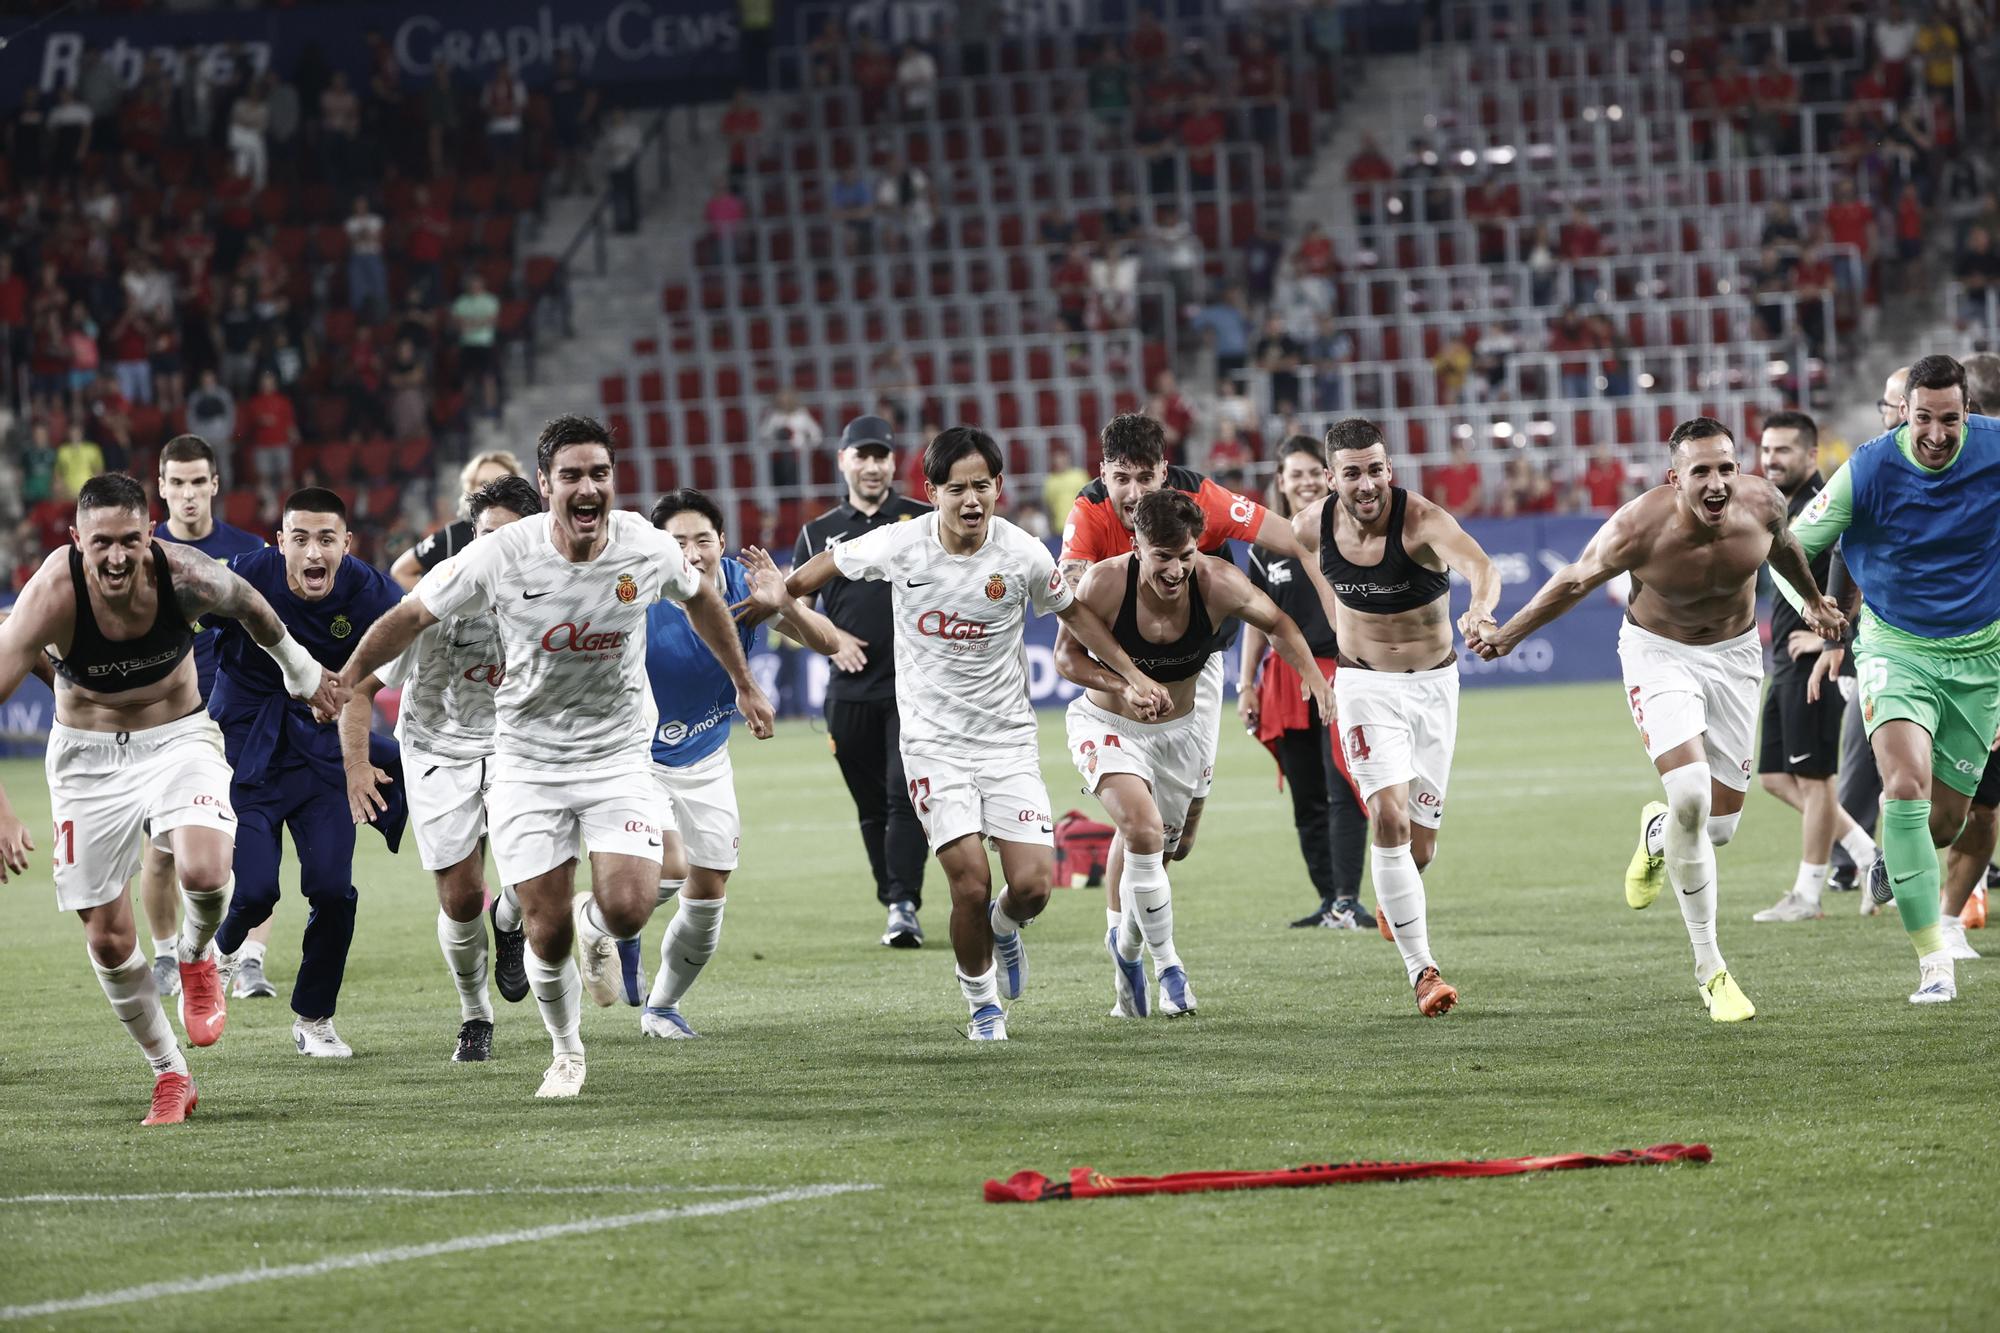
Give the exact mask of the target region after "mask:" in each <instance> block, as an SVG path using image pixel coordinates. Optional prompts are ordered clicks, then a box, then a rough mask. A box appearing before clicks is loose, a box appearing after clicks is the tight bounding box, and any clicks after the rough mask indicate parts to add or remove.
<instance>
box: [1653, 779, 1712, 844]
mask: <svg viewBox="0 0 2000 1333" xmlns="http://www.w3.org/2000/svg"><path fill="white" fill-rule="evenodd" d="M1660 785H1661V786H1662V787H1664V788H1665V789H1666V793H1667V818H1669V819H1671V820H1672V821H1673V822H1674V823H1675V824H1676V825H1678V826H1679V827H1680V829H1681V830H1682V831H1683V832H1685V833H1693V832H1695V831H1696V830H1697V829H1701V828H1702V827H1703V826H1704V825H1706V824H1707V823H1708V817H1709V811H1710V809H1711V808H1712V801H1713V797H1712V796H1711V794H1710V791H1709V775H1708V765H1707V764H1683V765H1682V766H1681V767H1679V768H1676V769H1674V770H1672V771H1671V772H1668V773H1663V774H1661V775H1660Z"/></svg>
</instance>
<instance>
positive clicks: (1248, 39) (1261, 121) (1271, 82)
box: [1236, 29, 1285, 145]
mask: <svg viewBox="0 0 2000 1333" xmlns="http://www.w3.org/2000/svg"><path fill="white" fill-rule="evenodd" d="M1236 95H1237V96H1238V97H1239V98H1242V99H1243V100H1244V101H1246V102H1248V103H1250V137H1251V138H1253V139H1255V140H1256V141H1257V142H1258V143H1260V144H1265V145H1273V144H1275V143H1276V142H1277V140H1278V123H1279V112H1280V110H1281V109H1282V107H1283V104H1284V100H1285V67H1284V64H1283V63H1282V62H1281V61H1280V60H1279V59H1278V56H1277V54H1276V53H1275V52H1274V51H1272V50H1271V46H1270V43H1268V42H1266V41H1265V40H1264V35H1263V34H1262V33H1260V32H1257V31H1256V30H1255V29H1252V30H1251V31H1250V32H1247V33H1245V34H1244V35H1243V49H1242V51H1241V53H1240V54H1238V55H1237V57H1236Z"/></svg>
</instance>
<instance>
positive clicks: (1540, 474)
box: [1500, 454, 1558, 518]
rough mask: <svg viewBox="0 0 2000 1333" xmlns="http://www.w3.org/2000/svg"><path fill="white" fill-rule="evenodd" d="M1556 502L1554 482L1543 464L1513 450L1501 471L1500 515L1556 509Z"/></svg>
mask: <svg viewBox="0 0 2000 1333" xmlns="http://www.w3.org/2000/svg"><path fill="white" fill-rule="evenodd" d="M1557 504H1558V497H1557V495H1556V484H1555V482H1554V481H1553V480H1552V479H1551V478H1550V476H1549V470H1548V466H1547V465H1546V464H1537V463H1534V462H1532V461H1530V460H1529V459H1528V458H1527V456H1526V455H1523V454H1516V455H1514V457H1512V458H1510V459H1508V460H1507V466H1506V467H1505V468H1503V469H1502V470H1501V474H1500V516H1501V517H1502V518H1513V517H1515V516H1516V515H1523V514H1553V513H1555V512H1556V509H1557Z"/></svg>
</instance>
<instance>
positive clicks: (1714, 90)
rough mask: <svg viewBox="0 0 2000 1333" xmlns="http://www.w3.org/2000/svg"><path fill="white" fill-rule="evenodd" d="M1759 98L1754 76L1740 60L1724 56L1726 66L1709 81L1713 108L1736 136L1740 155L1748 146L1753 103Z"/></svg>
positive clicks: (1735, 144)
mask: <svg viewBox="0 0 2000 1333" xmlns="http://www.w3.org/2000/svg"><path fill="white" fill-rule="evenodd" d="M1755 95H1756V90H1755V86H1754V85H1753V84H1752V83H1751V81H1750V76H1749V75H1748V74H1746V73H1744V71H1743V66H1742V65H1740V64H1738V63H1737V60H1736V57H1734V56H1724V57H1723V59H1722V65H1721V67H1720V68H1718V69H1717V70H1716V71H1715V76H1714V78H1712V79H1710V80H1709V82H1708V99H1709V105H1711V106H1712V107H1714V109H1715V114H1716V115H1717V117H1719V118H1720V120H1721V122H1722V124H1723V125H1726V126H1727V127H1728V130H1729V133H1730V134H1731V136H1733V140H1734V143H1733V147H1734V148H1735V150H1736V151H1737V152H1741V151H1743V149H1744V148H1745V147H1746V146H1747V142H1748V138H1749V132H1750V110H1751V102H1752V101H1753V100H1754V98H1755Z"/></svg>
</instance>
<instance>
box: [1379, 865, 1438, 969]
mask: <svg viewBox="0 0 2000 1333" xmlns="http://www.w3.org/2000/svg"><path fill="white" fill-rule="evenodd" d="M1368 869H1369V872H1370V873H1371V874H1372V875H1373V876H1374V878H1375V904H1376V906H1375V910H1376V911H1378V912H1380V913H1381V914H1382V919H1383V920H1385V921H1387V922H1388V923H1389V931H1390V933H1391V934H1393V935H1394V936H1395V937H1396V949H1397V951H1398V952H1400V953H1401V954H1402V955H1403V971H1405V972H1406V973H1408V974H1409V981H1410V984H1411V985H1415V984H1416V981H1417V974H1418V973H1420V972H1422V971H1423V970H1424V969H1425V968H1427V967H1436V966H1437V960H1436V959H1434V958H1432V957H1431V937H1430V926H1429V924H1428V923H1427V922H1426V921H1425V920H1424V876H1423V872H1422V871H1420V870H1418V869H1417V859H1416V858H1415V857H1414V856H1411V855H1410V844H1408V843H1404V844H1403V845H1402V846H1401V847H1384V846H1382V845H1381V844H1380V843H1377V844H1376V845H1375V846H1373V847H1371V848H1369V851H1368Z"/></svg>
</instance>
